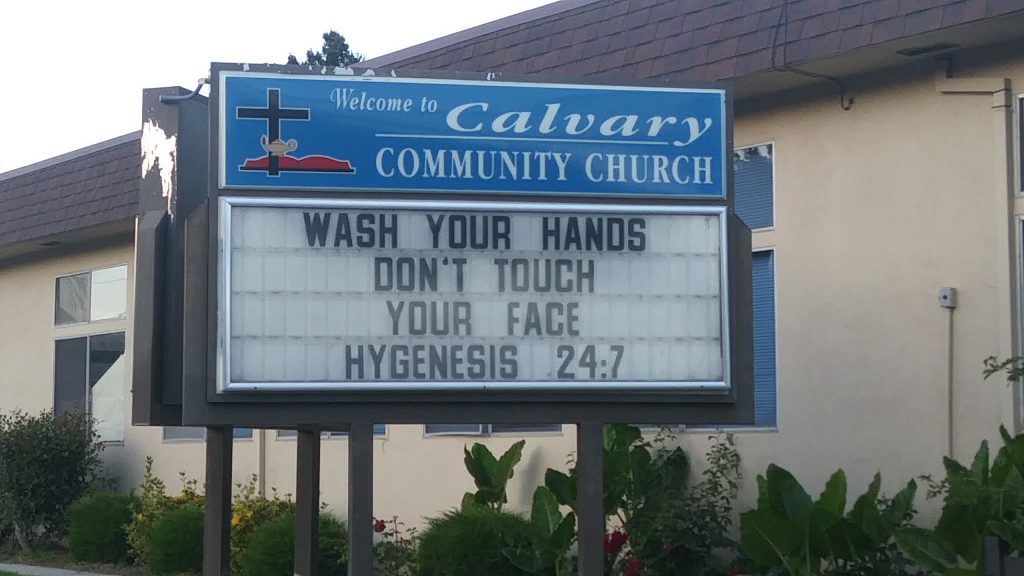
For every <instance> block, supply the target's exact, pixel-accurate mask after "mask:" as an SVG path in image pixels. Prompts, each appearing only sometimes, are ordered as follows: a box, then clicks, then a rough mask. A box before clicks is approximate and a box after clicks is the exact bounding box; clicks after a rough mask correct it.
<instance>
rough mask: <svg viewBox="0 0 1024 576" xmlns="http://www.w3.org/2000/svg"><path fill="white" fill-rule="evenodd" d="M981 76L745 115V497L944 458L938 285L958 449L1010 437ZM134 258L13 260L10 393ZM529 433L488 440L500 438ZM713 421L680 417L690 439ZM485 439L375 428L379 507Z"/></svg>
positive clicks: (276, 444)
mask: <svg viewBox="0 0 1024 576" xmlns="http://www.w3.org/2000/svg"><path fill="white" fill-rule="evenodd" d="M991 56H992V55H989V58H988V60H987V62H989V63H988V64H986V65H985V66H977V65H975V66H971V65H970V62H966V65H964V64H961V66H962V67H961V68H960V69H958V71H957V77H958V79H959V78H968V77H969V78H991V77H995V78H1010V79H1011V80H1012V82H1013V86H1014V87H1015V90H1020V88H1016V87H1022V86H1024V57H1020V56H1017V57H1014V58H1010V57H1006V59H1005V60H1002V61H1000V62H997V63H992V62H994V60H993V59H992V58H991ZM976 85H977V86H982V87H983V88H982V89H981V92H978V93H972V94H953V93H942V92H941V91H940V90H939V89H938V88H940V87H941V86H939V85H937V81H936V79H935V77H934V76H933V75H932V74H931V73H930V72H929V71H920V70H919V71H916V72H915V71H911V72H905V71H904V72H900V73H898V74H891V75H886V76H882V77H878V78H873V79H867V80H862V81H860V82H853V83H851V89H852V93H853V95H854V96H855V97H856V103H855V105H854V106H853V108H852V110H850V111H848V112H846V111H843V110H841V109H840V107H839V105H838V103H837V98H836V97H835V96H834V95H829V96H828V97H827V98H825V97H823V98H820V99H812V100H806V101H799V102H797V101H790V102H788V103H783V102H776V103H772V102H768V101H765V102H764V104H763V106H764V107H763V108H762V111H761V112H758V113H754V114H741V115H739V116H738V117H737V119H736V127H735V142H736V144H737V146H743V145H749V144H755V143H762V142H767V141H771V142H773V143H774V145H775V161H776V199H775V202H776V203H775V212H776V221H775V227H774V229H773V230H770V231H762V232H757V233H756V234H755V238H754V242H755V246H759V247H772V248H774V249H775V251H776V288H777V289H776V296H777V310H778V334H777V343H778V398H779V427H778V430H777V431H759V432H749V433H743V434H739V435H738V437H737V442H738V445H739V447H740V449H741V452H742V456H743V463H744V470H745V475H746V480H745V483H744V497H743V502H742V503H741V504H740V506H747V505H750V504H751V503H752V501H753V495H754V491H755V483H754V476H755V475H756V474H757V473H759V472H761V471H763V470H764V469H765V467H766V466H767V465H768V464H769V463H770V462H776V463H779V464H781V465H783V466H785V467H787V468H789V469H791V470H792V471H793V472H794V473H796V474H797V476H798V477H799V478H800V479H801V481H802V482H804V484H805V485H807V486H808V487H809V489H811V490H814V491H817V490H819V489H820V488H821V487H822V486H823V484H824V481H825V479H826V478H827V476H828V475H829V474H830V473H831V472H832V471H833V470H834V469H835V468H838V467H842V468H844V469H845V470H846V471H847V473H848V475H849V476H850V480H851V493H856V494H859V493H860V492H861V491H862V490H863V488H864V487H865V486H866V484H867V482H868V480H869V479H870V477H871V475H873V474H874V473H875V472H876V471H881V472H882V474H883V480H884V488H885V489H886V490H888V491H890V492H892V491H894V490H896V489H897V487H898V486H900V485H902V484H904V483H905V482H906V481H907V480H909V479H911V478H912V477H915V476H917V475H919V474H923V473H938V472H939V470H940V465H941V457H942V456H943V454H944V453H945V450H946V443H947V427H946V381H947V380H946V379H947V365H948V364H947V362H948V358H947V342H948V326H949V325H948V322H949V320H950V318H949V312H948V311H947V310H944V309H942V308H940V306H939V304H938V299H937V295H938V290H939V288H940V287H943V286H953V287H956V288H957V289H958V290H959V295H960V301H959V306H958V308H957V309H956V310H955V312H954V313H953V316H952V322H953V324H952V325H953V357H952V365H953V382H954V409H953V413H954V420H955V422H954V452H955V456H956V457H957V458H959V459H961V460H964V459H968V458H969V457H970V456H971V455H972V453H973V451H974V449H975V448H976V447H977V445H978V442H979V441H980V440H981V439H983V438H989V439H996V438H998V434H997V430H998V426H999V424H1000V423H1001V422H1006V423H1012V421H1013V412H1014V409H1013V408H1012V406H1013V391H1012V390H1011V389H1009V388H1008V387H1007V386H1006V385H1005V384H1004V383H1003V382H1002V381H1001V380H990V381H984V380H982V377H981V367H982V364H981V362H982V359H983V358H985V357H986V356H989V355H991V354H999V355H1003V356H1005V355H1007V354H1009V353H1011V352H1012V351H1013V350H1015V349H1014V348H1012V347H1011V336H1010V327H1011V326H1012V324H1013V323H1015V322H1016V320H1015V319H1014V318H1013V311H1012V308H1011V304H1010V294H1012V293H1013V290H1015V288H1013V289H1011V286H1010V281H1009V279H1010V278H1011V275H1010V271H1009V270H1008V267H1007V265H1006V263H1007V260H1008V258H1009V256H1010V254H1009V252H1008V250H1009V238H1008V236H1007V234H1008V232H1007V230H1008V225H1009V221H1010V215H1009V214H1008V213H1007V206H1008V197H1007V192H1006V185H1007V183H1006V181H1005V178H1004V177H1003V173H1004V172H1005V166H1006V159H1005V146H1006V143H1005V140H1000V138H1001V137H1002V136H1001V135H1003V132H1001V129H1000V127H999V122H1000V118H1001V117H1000V114H1002V112H1000V111H998V110H997V111H996V112H994V111H993V96H992V94H991V93H988V94H986V93H984V91H983V90H984V86H990V85H991V82H987V83H986V81H979V82H976ZM1000 166H1002V167H1003V171H1002V172H1001V171H1000ZM130 260H131V247H130V246H123V247H119V248H116V249H106V250H99V251H95V252H90V253H88V254H82V255H79V256H74V257H62V258H54V259H50V260H46V261H44V262H41V263H36V264H25V265H20V266H16V267H8V268H2V269H0V310H3V320H4V323H5V329H4V330H2V331H0V367H2V370H0V406H2V407H3V408H4V409H8V408H11V407H22V408H25V409H29V410H38V409H40V408H44V407H49V406H50V404H51V403H52V393H51V387H52V355H53V342H52V341H53V339H54V338H55V337H57V336H58V332H60V330H59V329H55V328H54V327H53V326H52V324H53V322H52V315H53V280H54V278H55V277H56V276H58V275H62V274H67V273H72V272H76V271H80V270H85V269H89V268H93V267H98V266H102V265H108V264H114V263H118V262H130ZM115 324H116V323H114V324H111V326H112V327H113V326H114V325H115ZM123 325H124V323H123V322H121V323H120V324H118V326H123ZM68 330H71V329H68ZM126 386H128V383H127V382H126ZM125 410H126V414H127V411H128V407H127V406H126V407H125ZM516 439H517V438H513V437H497V438H491V439H488V440H487V443H488V444H490V445H492V447H493V448H494V449H495V450H503V449H504V448H506V447H507V446H508V445H510V444H511V443H512V442H513V441H514V440H516ZM705 439H706V434H705V433H696V432H694V433H688V434H684V435H683V436H682V441H683V443H684V444H686V445H687V446H689V447H690V448H692V449H693V450H694V451H695V453H700V452H702V451H703V450H704V449H705V448H706V440H705ZM474 441H476V439H475V438H467V437H430V438H425V437H424V435H423V428H422V427H419V426H392V427H389V429H388V434H387V436H386V437H385V438H382V439H378V440H376V441H375V447H376V450H375V458H376V462H375V474H376V486H377V490H378V493H377V496H376V499H375V512H376V514H377V515H379V516H390V515H392V514H399V515H400V516H402V517H403V519H405V520H406V521H407V522H410V523H414V524H415V523H418V521H419V519H421V518H422V517H424V516H427V515H431V514H435V513H437V512H438V511H440V510H442V509H445V508H449V507H452V506H456V505H457V504H458V502H459V500H460V499H461V496H462V493H463V492H465V491H466V490H469V489H470V488H471V482H470V480H469V476H468V474H466V472H465V471H464V469H463V465H462V447H463V445H464V444H466V443H471V442H474ZM260 442H261V440H260V435H259V434H256V436H255V437H254V438H253V440H241V441H237V442H236V450H235V479H236V480H243V479H245V478H247V477H248V476H249V475H250V474H252V473H255V472H256V471H257V470H256V468H257V462H258V451H259V445H260ZM574 443H575V437H574V434H573V433H572V430H571V429H568V428H567V429H566V431H565V433H563V434H554V435H544V436H529V437H527V453H526V456H525V458H524V461H523V464H522V465H521V467H520V470H519V473H518V474H517V475H516V479H515V480H514V481H513V485H512V488H511V494H510V496H511V499H512V506H513V508H517V509H525V508H526V502H528V500H529V497H530V493H531V491H532V487H533V486H534V485H535V484H536V483H537V482H539V481H540V479H541V477H542V475H543V471H544V469H545V468H546V467H549V466H550V467H558V468H564V467H565V462H566V457H567V455H568V454H569V453H570V452H571V451H572V450H573V447H574ZM266 451H267V463H268V464H267V471H266V480H267V485H268V486H275V487H277V488H279V489H280V490H282V491H283V492H292V491H293V490H294V485H295V480H294V476H295V442H294V440H278V439H277V438H276V436H275V434H274V433H273V432H269V433H268V434H267V438H266ZM145 455H152V456H154V457H155V458H156V469H157V470H158V472H160V473H161V475H163V476H164V477H165V478H166V479H167V480H168V481H169V482H168V484H169V486H171V487H173V488H176V487H177V482H176V476H177V473H178V472H179V471H185V472H186V473H187V474H189V475H190V476H192V477H196V478H201V477H202V469H203V448H202V444H201V443H199V442H173V443H171V442H163V441H162V440H161V435H160V430H159V429H142V428H135V429H131V430H130V431H129V432H128V436H127V440H126V442H125V443H124V445H123V446H112V447H110V448H109V449H108V450H107V458H108V461H109V462H110V463H111V466H112V469H113V470H114V471H116V472H117V473H119V474H120V475H121V476H122V479H123V483H124V484H125V485H131V484H134V483H136V482H138V479H139V478H140V476H141V468H142V459H143V457H144V456H145ZM347 457H348V456H347V444H346V442H345V441H344V440H342V439H331V440H325V441H324V444H323V465H322V470H323V492H324V497H325V499H326V500H327V501H328V502H329V503H330V504H331V506H332V508H334V509H335V510H336V511H338V512H343V511H344V509H345V482H346V480H345V469H346V462H347ZM925 509H926V510H928V509H929V507H928V506H925Z"/></svg>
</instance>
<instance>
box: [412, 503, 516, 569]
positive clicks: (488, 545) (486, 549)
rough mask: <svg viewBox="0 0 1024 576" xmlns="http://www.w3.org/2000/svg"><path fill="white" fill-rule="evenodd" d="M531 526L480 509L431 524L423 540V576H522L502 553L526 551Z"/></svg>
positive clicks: (420, 554)
mask: <svg viewBox="0 0 1024 576" xmlns="http://www.w3.org/2000/svg"><path fill="white" fill-rule="evenodd" d="M529 538H530V525H529V523H528V522H527V521H526V520H524V519H523V518H521V517H519V516H516V515H515V514H509V513H507V512H497V511H494V510H491V509H488V508H483V507H479V506H467V507H464V508H463V509H462V510H458V511H453V512H448V513H446V514H445V515H443V516H441V517H439V518H433V519H431V520H429V522H428V526H427V529H426V530H425V531H424V532H423V534H422V535H421V536H420V541H419V550H418V555H417V564H418V566H419V574H420V576H481V575H483V574H486V575H487V576H522V575H523V574H526V572H524V571H522V570H520V569H519V568H517V567H516V566H515V565H514V564H512V562H511V561H510V560H509V559H508V558H507V557H506V556H505V555H504V554H503V553H502V550H504V549H505V548H507V547H512V548H525V547H526V546H527V542H528V541H529Z"/></svg>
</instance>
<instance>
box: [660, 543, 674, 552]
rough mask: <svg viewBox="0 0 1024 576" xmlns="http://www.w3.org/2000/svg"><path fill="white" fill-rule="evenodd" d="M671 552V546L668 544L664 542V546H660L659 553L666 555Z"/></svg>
mask: <svg viewBox="0 0 1024 576" xmlns="http://www.w3.org/2000/svg"><path fill="white" fill-rule="evenodd" d="M671 551H672V545H671V544H669V543H668V542H665V543H664V544H662V545H661V553H662V554H668V553H669V552H671Z"/></svg>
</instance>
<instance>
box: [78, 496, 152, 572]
mask: <svg viewBox="0 0 1024 576" xmlns="http://www.w3.org/2000/svg"><path fill="white" fill-rule="evenodd" d="M137 505H138V499H137V498H135V497H134V496H132V495H129V494H116V493H111V492H106V493H100V494H95V495H93V496H90V497H88V498H86V499H84V500H80V501H78V502H76V503H75V504H74V505H73V506H72V507H71V511H70V513H69V520H70V522H71V532H70V535H69V537H68V547H69V548H70V549H71V556H72V557H73V558H74V559H75V560H78V561H80V562H83V561H84V562H123V561H124V560H127V559H128V540H127V536H126V534H125V527H127V526H128V524H129V523H130V522H131V520H132V509H133V508H134V507H135V506H137Z"/></svg>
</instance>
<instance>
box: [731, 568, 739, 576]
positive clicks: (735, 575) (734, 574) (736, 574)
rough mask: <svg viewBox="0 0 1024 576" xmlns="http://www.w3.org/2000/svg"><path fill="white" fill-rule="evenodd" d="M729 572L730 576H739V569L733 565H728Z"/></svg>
mask: <svg viewBox="0 0 1024 576" xmlns="http://www.w3.org/2000/svg"><path fill="white" fill-rule="evenodd" d="M729 574H731V575H732V576H739V574H740V569H739V568H737V567H735V566H730V567H729Z"/></svg>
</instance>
